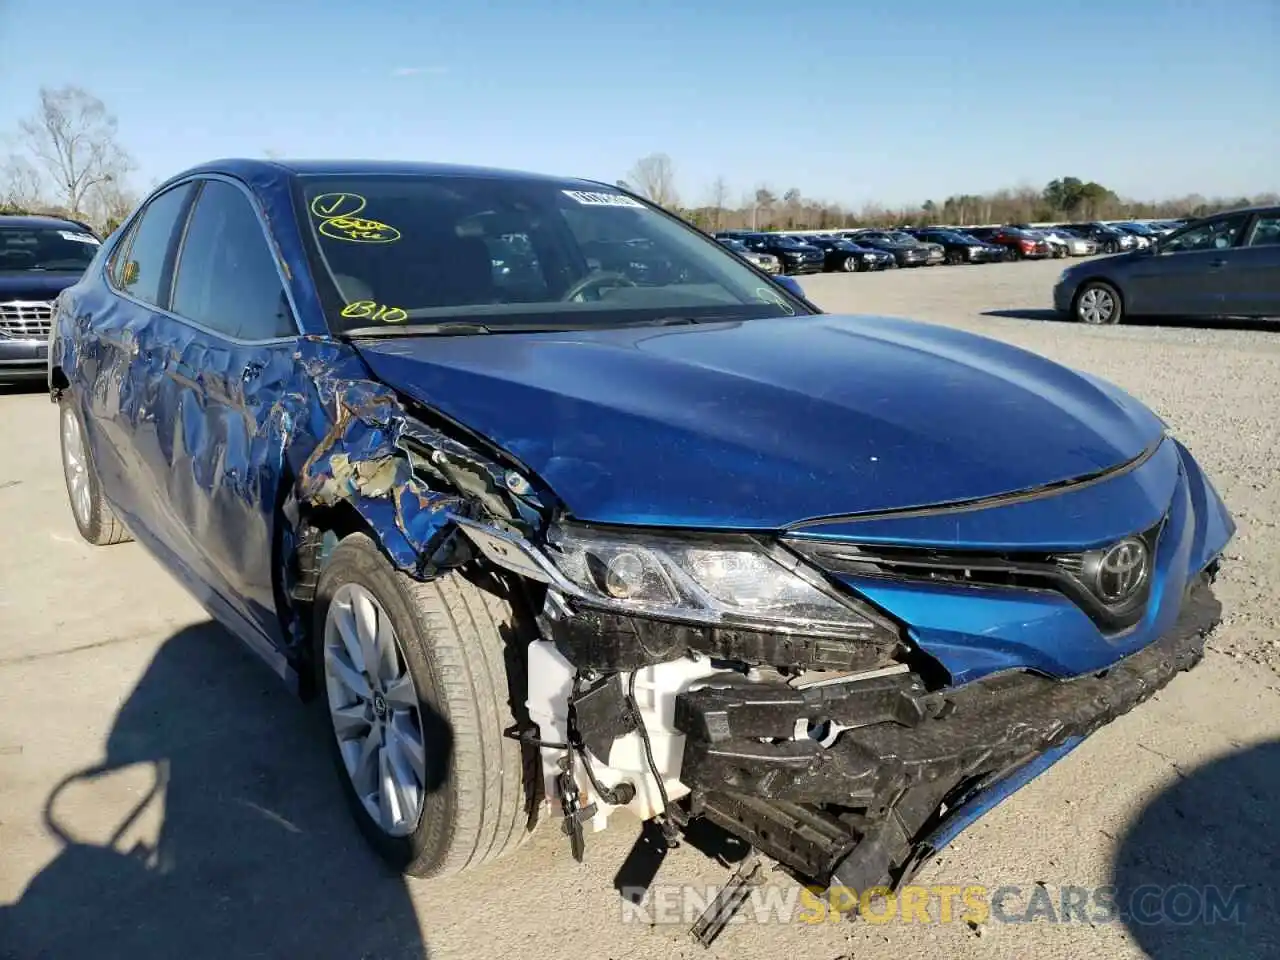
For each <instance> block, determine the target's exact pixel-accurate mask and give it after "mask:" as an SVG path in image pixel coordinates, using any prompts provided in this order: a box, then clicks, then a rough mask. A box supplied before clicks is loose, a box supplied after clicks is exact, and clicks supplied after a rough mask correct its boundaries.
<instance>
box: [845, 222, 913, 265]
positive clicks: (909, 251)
mask: <svg viewBox="0 0 1280 960" xmlns="http://www.w3.org/2000/svg"><path fill="white" fill-rule="evenodd" d="M843 236H844V237H845V239H847V240H852V241H853V242H854V243H856V244H858V246H860V247H871V248H872V249H873V250H883V251H884V252H885V253H888V254H892V255H893V260H894V263H895V264H897V265H898V266H899V267H923V266H927V265H928V263H929V258H930V250H929V248H928V247H927V246H925V245H924V244H923V243H921V242H920V241H919V240H917V239H915V237H911V236H908V235H907V234H905V233H899V232H897V231H896V230H895V231H888V230H855V231H851V232H849V233H846V234H843Z"/></svg>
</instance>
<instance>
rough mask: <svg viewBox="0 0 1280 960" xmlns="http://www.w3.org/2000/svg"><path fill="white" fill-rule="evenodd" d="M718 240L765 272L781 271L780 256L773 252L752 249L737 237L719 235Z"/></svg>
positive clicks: (726, 247)
mask: <svg viewBox="0 0 1280 960" xmlns="http://www.w3.org/2000/svg"><path fill="white" fill-rule="evenodd" d="M716 239H717V241H718V242H719V243H720V244H721V245H722V246H723V247H725V249H727V250H732V251H733V252H734V253H736V254H737V255H738V256H740V257H741V258H742V259H743V260H746V261H747V263H752V264H755V265H756V266H757V267H759V268H760V269H761V270H763V271H764V272H765V273H781V272H782V264H781V263H779V262H778V258H777V257H775V256H774V255H773V254H772V253H762V252H760V251H758V250H752V249H750V248H748V247H747V245H746V244H745V243H743V242H742V241H741V240H739V239H738V238H737V237H717V238H716Z"/></svg>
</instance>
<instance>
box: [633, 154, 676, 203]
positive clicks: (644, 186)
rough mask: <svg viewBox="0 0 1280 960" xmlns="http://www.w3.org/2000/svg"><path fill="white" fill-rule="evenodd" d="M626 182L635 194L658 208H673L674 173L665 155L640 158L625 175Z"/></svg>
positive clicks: (674, 191) (672, 166) (674, 193)
mask: <svg viewBox="0 0 1280 960" xmlns="http://www.w3.org/2000/svg"><path fill="white" fill-rule="evenodd" d="M627 181H628V182H629V183H630V184H631V185H632V189H633V190H635V192H636V193H638V194H640V195H641V196H642V197H645V198H646V199H648V200H649V201H651V202H653V203H656V204H658V206H660V207H668V208H670V207H674V206H676V204H678V203H679V202H680V201H679V198H678V197H677V196H676V182H675V181H676V172H675V166H674V164H672V162H671V158H670V157H668V156H667V155H666V154H665V153H651V154H649V156H647V157H641V158H640V159H639V160H637V161H636V165H635V166H634V167H632V168H631V172H630V173H629V174H628V175H627Z"/></svg>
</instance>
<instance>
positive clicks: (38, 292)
mask: <svg viewBox="0 0 1280 960" xmlns="http://www.w3.org/2000/svg"><path fill="white" fill-rule="evenodd" d="M80 277H81V273H68V272H66V271H62V270H59V271H56V272H54V271H50V272H48V273H46V272H45V271H43V270H18V271H12V272H11V271H6V270H0V300H52V299H53V298H54V297H56V296H57V295H58V294H60V293H61V292H62V291H63V290H65V289H66V288H67V287H69V286H71V285H72V284H73V283H75V282H76V281H77V280H79V279H80Z"/></svg>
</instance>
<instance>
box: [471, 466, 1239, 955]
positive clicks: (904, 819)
mask: <svg viewBox="0 0 1280 960" xmlns="http://www.w3.org/2000/svg"><path fill="white" fill-rule="evenodd" d="M1185 494H1186V490H1185V488H1184V489H1183V490H1182V491H1179V496H1175V497H1174V505H1173V507H1172V508H1171V509H1170V511H1169V514H1168V516H1167V518H1166V520H1165V521H1164V522H1163V523H1162V524H1161V525H1160V526H1159V527H1158V528H1154V529H1153V531H1152V532H1151V533H1150V534H1149V539H1148V540H1147V541H1144V542H1147V543H1149V544H1150V546H1151V549H1152V555H1151V564H1152V567H1151V572H1152V579H1153V582H1154V583H1155V584H1156V585H1155V586H1152V585H1151V584H1150V583H1148V584H1147V585H1146V586H1145V587H1144V588H1143V589H1144V591H1145V592H1139V593H1135V594H1134V595H1133V597H1131V598H1130V599H1129V600H1128V601H1127V604H1128V605H1127V606H1125V605H1123V604H1121V605H1115V606H1113V607H1112V608H1110V610H1109V611H1105V610H1098V611H1093V612H1094V614H1095V615H1096V616H1097V617H1099V618H1100V619H1102V618H1104V615H1105V616H1108V617H1111V619H1109V620H1105V622H1106V623H1108V624H1110V628H1109V629H1104V630H1095V635H1096V636H1097V637H1098V638H1099V643H1100V644H1101V645H1102V646H1103V647H1106V648H1109V649H1112V650H1113V651H1114V653H1113V655H1112V656H1111V657H1110V659H1109V660H1108V661H1107V662H1106V663H1103V664H1095V665H1094V666H1091V667H1088V668H1086V669H1082V670H1078V671H1072V672H1067V669H1066V668H1063V669H1061V670H1059V671H1058V673H1057V675H1054V674H1053V672H1051V671H1046V670H1044V669H1039V668H1037V667H1034V666H1023V667H1021V668H1011V667H1009V666H1002V667H1000V668H994V667H993V668H989V669H986V670H983V671H975V672H976V674H977V675H976V676H975V678H974V679H968V680H966V681H958V680H957V678H956V673H957V672H960V671H958V670H955V668H956V664H955V662H954V658H953V657H947V658H944V659H941V660H940V659H939V658H937V657H935V656H934V655H933V654H932V652H931V651H930V650H929V649H928V648H926V647H925V646H923V645H921V644H920V643H919V641H918V637H919V636H921V635H924V634H922V632H920V631H917V630H915V629H914V626H913V625H912V624H910V623H909V622H904V621H902V620H899V619H898V618H897V617H896V616H895V615H894V614H893V613H892V612H888V611H886V610H884V609H882V608H881V607H880V606H877V605H873V604H872V603H870V602H868V601H866V600H864V599H862V598H863V597H864V596H866V595H867V593H870V592H872V591H871V590H870V589H868V590H867V591H862V590H856V589H850V590H844V589H841V588H840V586H841V585H842V582H843V583H849V582H850V581H856V577H842V576H839V575H836V574H833V573H832V570H831V569H830V568H826V567H821V566H819V565H817V564H816V563H815V562H814V561H815V558H816V557H820V556H822V555H823V553H822V550H821V549H815V548H814V545H813V543H812V542H805V541H803V540H797V539H788V538H783V539H782V540H780V541H770V540H767V539H764V538H756V537H750V536H741V537H733V536H714V537H712V536H708V537H705V538H703V537H696V536H687V535H677V534H662V535H658V534H651V533H648V532H637V531H635V530H625V531H622V530H616V529H614V530H610V529H604V528H585V527H583V528H575V527H571V526H553V527H551V528H550V530H549V531H548V533H547V536H546V539H545V542H544V543H543V544H541V545H537V546H536V545H535V544H533V543H532V542H530V541H528V540H525V539H524V538H522V537H520V536H518V535H513V534H510V533H506V532H501V531H497V530H495V529H493V528H491V527H487V526H485V525H483V524H478V523H475V522H473V521H467V520H460V521H459V526H460V527H461V529H462V531H463V532H464V533H465V534H466V535H467V537H468V538H469V539H470V540H471V541H472V542H473V543H474V544H475V546H476V547H477V548H478V549H479V550H480V552H481V553H483V554H484V555H485V556H486V557H488V558H489V559H490V560H491V561H492V562H494V563H496V564H498V565H500V566H504V567H506V568H508V569H511V570H515V571H517V572H519V573H521V575H523V576H524V577H526V578H528V579H530V580H533V581H537V582H539V583H541V584H542V585H543V586H544V587H545V603H544V605H543V609H542V614H541V616H540V617H539V624H540V627H541V634H542V636H541V638H540V639H539V640H537V641H535V642H534V643H532V644H531V648H530V651H529V661H528V662H529V690H528V702H527V705H528V711H529V719H530V720H531V721H532V723H533V724H536V728H537V729H536V730H531V731H528V732H526V733H525V734H524V737H525V738H526V739H527V740H529V741H531V742H533V743H536V744H537V745H538V746H539V747H540V748H541V754H542V771H543V777H544V784H545V789H546V795H547V796H548V797H551V798H554V800H555V802H556V806H557V808H558V812H559V813H560V814H561V816H562V817H563V828H564V831H565V832H566V833H567V834H568V835H569V836H570V838H571V843H572V847H573V849H574V852H575V854H576V855H577V856H581V855H582V850H583V846H584V842H585V834H586V833H588V832H591V831H593V830H599V829H602V828H603V827H604V825H605V823H606V821H607V819H608V818H609V816H610V815H611V814H612V813H614V812H616V811H617V810H619V809H623V808H627V809H629V810H630V811H631V812H632V813H634V814H635V815H636V816H638V817H640V818H641V819H646V820H647V819H656V820H657V822H658V824H659V825H660V826H662V828H663V831H664V833H665V834H666V840H667V842H668V844H669V845H671V844H674V843H676V842H678V840H679V836H680V834H681V831H682V829H683V828H684V827H686V826H688V824H689V823H690V821H692V820H693V819H695V818H705V819H706V820H707V821H710V822H711V823H713V824H715V825H717V826H719V827H720V828H722V829H724V830H726V831H728V832H729V833H731V834H733V835H735V836H736V837H738V838H739V839H741V840H742V841H745V842H746V843H747V844H749V845H750V846H751V847H752V848H753V849H754V850H756V851H759V852H762V853H764V854H767V855H768V856H769V857H771V858H773V859H774V860H776V861H777V862H778V863H780V864H782V865H783V866H784V867H785V868H787V869H788V870H789V871H790V872H792V873H793V875H795V876H796V877H797V878H798V879H800V880H802V881H803V882H805V883H808V884H817V885H821V886H824V887H827V886H831V887H841V888H852V889H857V890H860V891H861V890H866V889H869V888H871V887H888V888H890V889H893V888H896V887H897V886H898V885H900V884H902V883H904V882H906V881H907V880H908V879H910V877H911V876H912V875H913V874H914V872H915V871H916V870H917V869H918V868H919V867H920V866H921V865H922V863H924V862H925V861H926V860H927V859H928V857H929V856H930V855H931V854H932V853H934V852H936V851H937V850H939V849H941V848H942V847H943V846H945V845H946V843H948V842H950V840H951V838H952V837H954V836H955V834H956V833H958V832H959V831H960V830H961V829H963V828H964V827H965V826H966V825H967V824H968V823H970V822H972V820H974V819H976V818H977V817H978V816H979V815H981V813H983V812H985V811H986V810H988V809H990V808H991V807H992V806H994V805H995V804H996V803H998V802H999V801H1000V800H1001V799H1003V798H1004V797H1005V796H1008V795H1009V794H1011V793H1012V792H1014V791H1015V790H1017V789H1018V788H1019V787H1021V786H1022V785H1023V784H1024V783H1026V782H1027V781H1029V780H1030V779H1031V778H1032V777H1034V776H1035V775H1037V774H1038V773H1040V772H1041V771H1043V770H1044V769H1046V768H1047V767H1048V766H1050V765H1051V764H1052V763H1054V762H1056V761H1057V760H1058V759H1060V758H1061V757H1062V756H1064V755H1065V754H1066V753H1067V752H1068V751H1070V750H1071V749H1073V748H1074V746H1076V745H1077V744H1078V743H1080V742H1081V741H1082V740H1083V739H1084V738H1085V737H1087V736H1088V735H1090V734H1091V733H1092V732H1094V731H1095V730H1096V729H1098V728H1099V727H1101V726H1102V725H1104V724H1106V723H1108V722H1110V721H1111V720H1113V719H1115V718H1116V717H1118V716H1120V715H1121V714H1124V713H1125V712H1127V711H1129V710H1130V709H1132V708H1133V707H1135V706H1137V705H1138V704H1140V703H1142V702H1143V701H1145V700H1146V699H1147V698H1149V697H1150V696H1151V695H1152V694H1154V693H1155V692H1156V691H1157V690H1159V689H1160V688H1161V687H1163V686H1165V685H1166V684H1167V683H1169V682H1170V681H1171V680H1172V679H1173V678H1174V677H1175V676H1176V675H1177V674H1178V673H1179V672H1181V671H1184V670H1187V669H1190V668H1191V667H1192V666H1194V665H1195V664H1196V663H1198V662H1199V661H1200V659H1201V658H1202V656H1203V652H1204V644H1205V640H1206V638H1207V636H1208V634H1209V632H1210V631H1211V630H1212V629H1213V627H1214V626H1215V625H1216V624H1217V622H1218V620H1219V619H1220V615H1221V608H1220V605H1219V603H1218V601H1217V600H1216V599H1215V598H1214V597H1213V594H1212V592H1211V590H1210V584H1211V582H1212V579H1213V577H1214V575H1215V574H1216V569H1217V559H1216V555H1217V553H1218V552H1219V551H1220V547H1221V543H1222V540H1221V538H1222V537H1223V536H1224V535H1229V525H1228V526H1224V527H1221V528H1217V529H1214V522H1215V521H1214V520H1213V519H1212V518H1210V520H1209V521H1205V520H1204V519H1203V517H1202V518H1200V519H1197V518H1196V517H1195V516H1194V513H1193V511H1192V510H1190V509H1187V508H1188V507H1190V506H1191V503H1192V501H1194V500H1196V499H1197V498H1196V497H1195V496H1189V495H1185ZM1201 504H1203V501H1201ZM854 552H855V553H856V551H854ZM881 552H882V553H883V552H884V551H881ZM924 553H927V554H928V555H929V557H930V558H931V562H933V561H936V562H939V563H941V562H943V561H945V562H947V563H950V564H951V565H952V566H955V562H956V558H955V557H954V555H939V554H937V553H936V552H930V551H924ZM1080 556H1082V557H1083V558H1084V560H1083V561H1082V562H1083V563H1084V564H1085V566H1086V567H1087V565H1088V562H1089V558H1090V557H1092V556H1093V554H1092V553H1090V552H1086V553H1084V554H1081V555H1080ZM939 557H941V558H942V559H939ZM1202 557H1209V560H1208V562H1201V559H1202ZM1069 559H1070V558H1066V559H1064V560H1063V563H1064V564H1065V569H1068V570H1074V571H1076V572H1075V573H1073V574H1071V576H1072V577H1073V578H1075V579H1073V582H1074V583H1075V585H1076V587H1079V582H1080V580H1079V578H1080V577H1081V576H1082V575H1081V574H1080V573H1079V569H1078V567H1073V566H1072V565H1071V564H1070V563H1067V562H1066V561H1067V560H1069ZM968 562H969V563H970V564H971V565H972V566H973V568H974V569H973V570H968V571H965V572H966V574H967V575H968V576H970V577H977V578H979V581H978V582H972V581H971V582H969V583H967V584H966V585H965V587H964V588H963V589H962V590H961V591H960V592H961V593H965V600H964V602H971V603H985V604H988V605H989V606H988V611H989V614H990V616H991V618H992V620H991V623H990V624H988V626H987V629H988V631H989V632H990V633H991V634H993V635H994V636H995V638H996V639H995V642H997V643H999V641H1000V638H999V633H1000V630H1001V629H1004V628H1005V627H1007V626H1008V624H1007V623H1001V622H1000V616H1001V613H1000V610H999V608H998V606H997V604H996V602H995V601H992V600H991V597H992V596H995V595H996V594H992V593H991V592H990V589H991V588H990V587H988V586H986V585H984V584H983V583H982V582H980V579H981V577H983V576H985V575H986V574H984V572H983V566H984V565H983V563H981V562H979V561H978V560H976V559H973V558H970V559H969V561H968ZM922 564H923V561H922ZM1188 564H1189V566H1188ZM1010 565H1013V566H1017V564H1013V563H1012V561H1007V560H1006V561H1005V566H1006V567H1007V566H1010ZM987 566H988V567H989V568H991V569H993V570H996V571H997V572H998V573H999V574H1000V575H1001V576H1003V577H1004V581H1002V583H1001V586H1000V589H1001V590H1003V591H1004V593H1003V594H1002V595H1003V596H1004V597H1005V598H1006V600H1007V599H1008V598H1010V597H1022V596H1029V597H1030V598H1031V599H1032V601H1033V602H1035V603H1039V604H1042V605H1043V606H1044V607H1045V608H1046V609H1048V610H1052V611H1054V612H1055V614H1057V615H1063V616H1065V615H1066V614H1065V613H1064V611H1065V610H1067V609H1071V610H1074V611H1075V612H1076V613H1077V614H1078V615H1079V617H1081V618H1083V620H1084V622H1085V623H1089V622H1090V621H1089V619H1088V614H1087V613H1085V612H1084V608H1082V607H1080V606H1079V605H1074V604H1073V601H1072V600H1071V599H1070V596H1069V594H1070V591H1065V592H1061V591H1055V590H1053V589H1050V588H1046V587H1045V586H1044V585H1043V584H1032V585H1031V586H1028V585H1027V584H1026V583H1022V582H1016V581H1014V580H1011V579H1010V575H1009V574H1008V571H1007V570H1006V569H1005V567H1001V566H1000V565H999V564H995V563H994V562H991V563H988V564H987ZM1033 567H1034V565H1030V564H1023V565H1022V566H1021V567H1019V569H1024V568H1027V569H1030V568H1033ZM1059 569H1060V568H1059V567H1056V566H1055V567H1054V571H1059ZM992 576H994V574H992ZM1064 576H1065V574H1064ZM937 577H938V574H937V572H936V571H934V572H932V573H930V574H929V576H928V577H927V578H923V579H921V580H919V581H914V582H913V581H912V579H911V575H910V574H909V573H908V574H903V573H902V572H901V571H895V572H894V573H893V574H891V575H890V578H889V579H890V580H892V581H893V582H894V583H895V584H897V585H898V586H902V587H904V588H908V589H911V590H912V591H913V595H914V596H925V597H929V596H932V595H933V593H934V592H939V595H942V594H944V593H946V592H947V591H953V592H954V590H955V588H954V586H953V585H952V584H951V583H949V582H947V581H946V580H945V579H944V580H939V579H937ZM926 581H927V582H926ZM885 582H888V581H885ZM1014 609H1017V608H1014ZM1006 615H1007V614H1006ZM1018 615H1019V616H1024V617H1025V612H1020V613H1019V614H1018ZM1122 620H1123V623H1121V621H1122ZM1028 622H1030V621H1027V620H1023V621H1021V623H1020V626H1022V627H1025V626H1026V625H1027V623H1028ZM1117 624H1120V625H1119V626H1117ZM1037 626H1038V625H1037ZM1045 646H1046V648H1051V647H1052V643H1046V644H1045ZM1081 655H1084V654H1081ZM1088 655H1091V656H1094V657H1095V658H1096V657H1097V656H1098V654H1097V652H1096V651H1092V652H1089V654H1088ZM1081 662H1084V661H1081ZM953 670H955V672H953ZM731 888H732V884H731V885H730V888H726V891H727V892H728V891H730V889H731ZM714 906H716V908H717V909H718V910H721V911H722V913H723V909H724V905H714ZM723 919H724V918H723V916H721V917H720V920H714V919H713V920H708V921H707V922H706V923H704V924H702V926H701V929H700V931H699V932H698V935H699V937H700V938H702V939H703V940H704V942H706V941H709V939H710V938H712V937H714V936H715V934H716V932H718V929H719V927H720V926H722V925H723V924H722V921H723Z"/></svg>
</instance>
